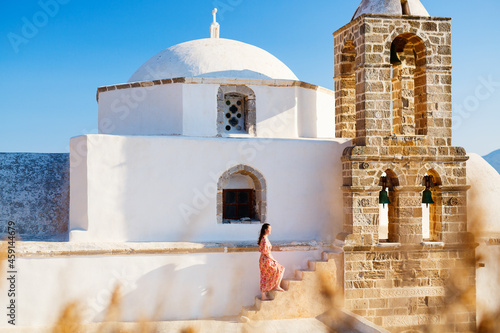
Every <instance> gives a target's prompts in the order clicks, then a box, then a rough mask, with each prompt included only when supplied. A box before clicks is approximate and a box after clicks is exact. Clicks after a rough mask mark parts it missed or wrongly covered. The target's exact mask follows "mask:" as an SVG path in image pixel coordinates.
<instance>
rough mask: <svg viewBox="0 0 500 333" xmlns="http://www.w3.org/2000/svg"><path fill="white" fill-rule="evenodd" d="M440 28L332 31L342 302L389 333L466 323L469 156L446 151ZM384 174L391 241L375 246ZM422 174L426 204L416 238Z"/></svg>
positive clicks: (446, 35) (443, 21)
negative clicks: (340, 149) (339, 143)
mask: <svg viewBox="0 0 500 333" xmlns="http://www.w3.org/2000/svg"><path fill="white" fill-rule="evenodd" d="M450 21H451V20H450V19H448V18H435V17H434V18H429V17H415V16H387V15H375V14H366V15H363V16H360V17H358V18H357V19H355V20H353V21H352V22H351V23H349V24H347V25H346V26H344V27H343V28H341V29H339V30H338V31H336V32H335V33H334V37H335V94H336V109H335V115H336V135H337V137H343V138H351V139H353V146H352V147H349V148H346V150H345V151H344V153H343V156H342V165H343V190H344V215H345V220H344V232H343V233H342V234H340V235H339V236H338V239H339V243H340V244H341V245H342V246H343V250H344V253H345V263H344V264H345V276H344V280H345V283H344V297H345V306H346V308H347V309H349V310H351V311H353V312H355V313H356V314H359V315H362V316H364V317H365V318H367V319H369V320H370V321H372V322H374V323H375V324H377V325H380V326H382V327H384V328H386V329H388V330H390V331H391V332H403V331H407V330H414V331H415V332H423V331H425V330H426V328H428V327H432V328H434V329H437V331H439V332H472V331H475V326H476V319H475V263H474V257H475V246H476V245H475V243H474V240H473V237H471V235H470V234H469V233H468V232H467V210H466V207H467V196H466V192H467V190H468V188H469V186H468V185H467V183H466V165H465V163H466V161H467V159H468V157H467V156H466V152H465V150H464V149H463V148H461V147H452V145H451V138H452V137H451V135H452V133H451V126H452V123H451V115H452V109H451V23H450ZM391 50H392V56H393V57H392V58H391ZM396 55H397V59H398V60H399V61H394V59H395V56H396ZM391 60H393V61H392V63H391ZM384 175H385V176H386V179H387V186H388V190H389V198H390V201H391V203H390V204H389V209H388V212H389V213H388V219H389V233H388V239H379V220H380V216H379V214H380V210H379V202H378V195H379V192H380V191H381V189H382V186H381V184H382V178H381V177H382V176H384ZM425 176H432V178H430V190H431V191H432V198H433V201H434V204H431V205H430V209H429V221H430V223H429V229H430V236H429V238H427V237H426V239H424V236H423V231H422V230H423V225H422V224H423V222H422V221H423V219H422V212H423V209H422V193H423V191H424V189H425V186H424V185H425V181H424V177H425ZM456 277H460V279H456ZM457 300H460V301H457ZM414 331H412V332H414Z"/></svg>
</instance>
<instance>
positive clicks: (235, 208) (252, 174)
mask: <svg viewBox="0 0 500 333" xmlns="http://www.w3.org/2000/svg"><path fill="white" fill-rule="evenodd" d="M265 197H266V181H265V179H264V176H263V175H262V174H261V173H260V172H259V171H257V170H256V169H254V168H252V167H250V166H248V165H243V164H240V165H237V166H234V167H232V168H231V169H229V170H227V171H226V172H224V173H223V174H222V176H221V177H220V179H219V182H218V184H217V222H218V223H242V222H247V223H251V222H256V223H259V222H260V223H264V222H265V220H266V206H267V203H266V201H265Z"/></svg>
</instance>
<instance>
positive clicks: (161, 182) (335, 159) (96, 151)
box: [70, 135, 349, 242]
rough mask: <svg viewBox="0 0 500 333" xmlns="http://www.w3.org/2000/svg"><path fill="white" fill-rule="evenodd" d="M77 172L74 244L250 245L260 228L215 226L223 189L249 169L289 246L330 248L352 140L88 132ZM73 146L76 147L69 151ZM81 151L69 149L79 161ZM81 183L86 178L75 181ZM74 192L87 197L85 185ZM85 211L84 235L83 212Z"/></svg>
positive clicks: (339, 222) (270, 219)
mask: <svg viewBox="0 0 500 333" xmlns="http://www.w3.org/2000/svg"><path fill="white" fill-rule="evenodd" d="M72 140H86V145H83V146H86V149H87V154H86V155H87V164H86V168H77V169H73V168H72V170H71V177H72V181H73V182H75V183H78V184H85V183H86V191H87V197H86V198H84V197H83V196H78V197H72V199H71V215H70V229H71V232H70V240H72V241H90V242H95V241H160V242H163V241H194V242H212V241H249V240H250V241H253V240H254V239H255V237H256V236H257V234H258V232H259V229H260V224H218V223H217V220H216V215H217V212H216V207H217V205H216V193H217V182H218V180H219V178H220V177H221V175H222V174H223V173H224V172H225V171H226V170H228V169H229V168H231V167H233V166H235V165H238V164H246V165H249V166H251V167H252V168H255V169H257V170H259V171H260V173H261V174H263V175H264V177H265V179H266V182H267V196H266V197H267V222H270V223H272V224H273V230H274V232H275V233H276V238H277V239H278V240H283V241H300V240H322V241H330V240H332V239H334V238H335V236H336V234H337V233H339V232H340V231H341V229H342V223H343V215H342V191H340V187H341V185H342V175H341V172H342V170H341V163H340V162H339V161H340V157H341V155H342V151H343V149H344V148H345V146H347V145H348V144H349V142H343V141H341V140H339V141H334V140H331V141H327V140H322V141H320V140H283V139H273V140H264V139H227V138H226V139H217V138H210V139H209V138H187V137H123V136H108V135H87V136H85V137H83V138H82V137H80V138H74V139H72ZM73 146H74V145H72V147H73ZM74 153H75V152H73V151H72V152H71V154H74ZM78 179H80V180H78ZM71 190H72V191H79V190H82V191H85V188H81V189H75V188H72V189H71ZM85 205H87V212H88V214H87V215H88V222H87V225H88V228H87V229H86V230H84V231H79V230H75V229H81V228H82V227H84V226H85V223H84V222H83V221H82V216H78V215H74V214H73V213H74V212H79V214H81V212H82V211H83V210H84V209H85Z"/></svg>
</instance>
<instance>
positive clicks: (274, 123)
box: [249, 85, 298, 138]
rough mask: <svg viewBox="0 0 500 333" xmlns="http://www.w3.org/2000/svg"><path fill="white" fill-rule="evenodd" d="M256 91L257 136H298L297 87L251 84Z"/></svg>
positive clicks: (250, 86)
mask: <svg viewBox="0 0 500 333" xmlns="http://www.w3.org/2000/svg"><path fill="white" fill-rule="evenodd" d="M249 88H250V89H252V90H253V91H254V92H255V99H256V110H257V136H258V137H261V138H297V137H298V136H297V96H296V94H295V87H270V86H257V85H249Z"/></svg>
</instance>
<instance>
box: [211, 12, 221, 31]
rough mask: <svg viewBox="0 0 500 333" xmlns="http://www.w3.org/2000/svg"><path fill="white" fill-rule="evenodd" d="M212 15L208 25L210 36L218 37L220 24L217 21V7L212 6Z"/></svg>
mask: <svg viewBox="0 0 500 333" xmlns="http://www.w3.org/2000/svg"><path fill="white" fill-rule="evenodd" d="M212 15H213V17H214V20H213V22H212V24H211V25H210V38H219V34H220V24H219V23H217V8H214V10H212Z"/></svg>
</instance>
